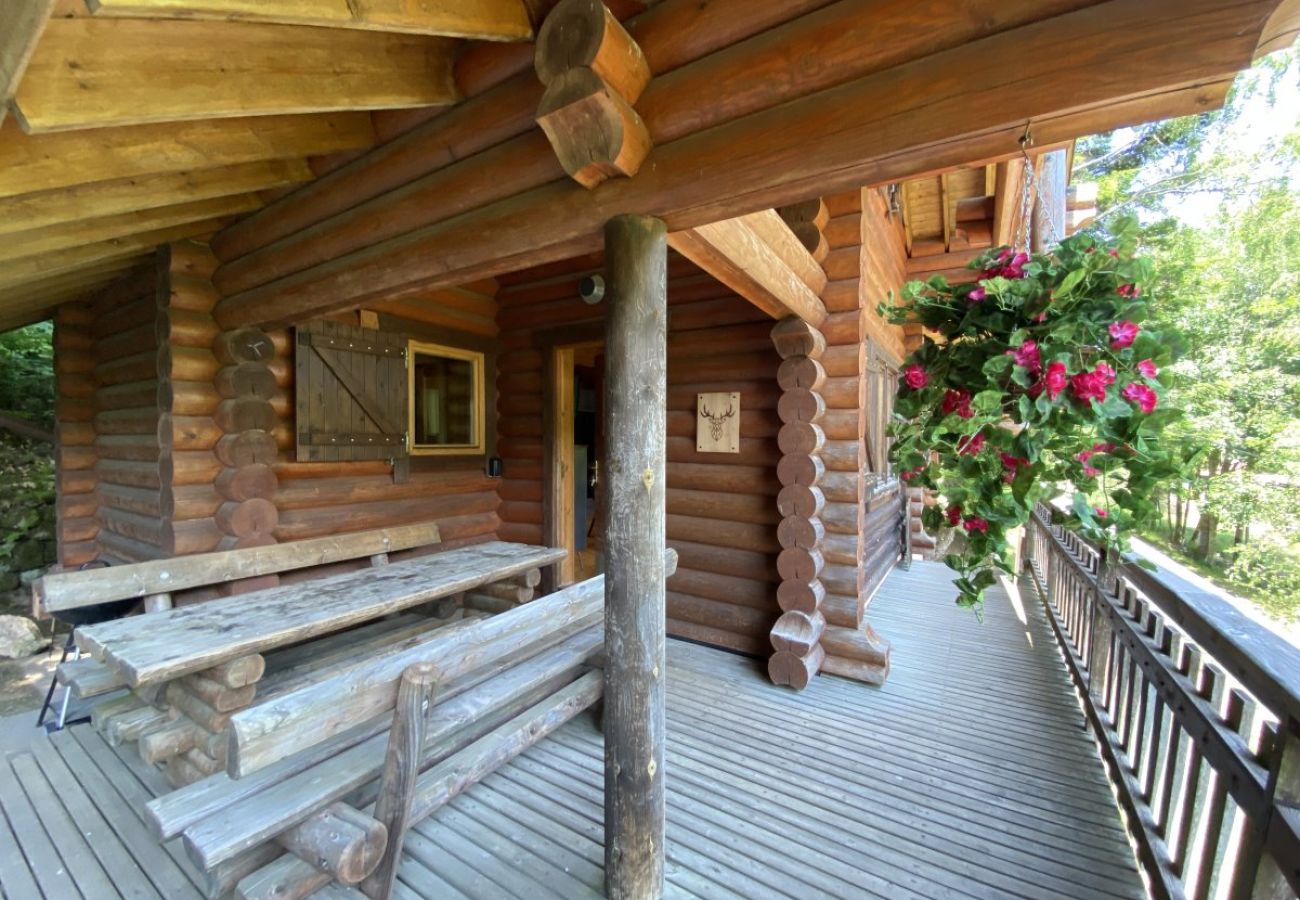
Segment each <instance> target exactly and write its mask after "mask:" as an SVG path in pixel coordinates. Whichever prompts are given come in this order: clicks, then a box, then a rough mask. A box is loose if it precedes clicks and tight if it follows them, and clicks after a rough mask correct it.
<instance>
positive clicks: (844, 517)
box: [822, 500, 865, 538]
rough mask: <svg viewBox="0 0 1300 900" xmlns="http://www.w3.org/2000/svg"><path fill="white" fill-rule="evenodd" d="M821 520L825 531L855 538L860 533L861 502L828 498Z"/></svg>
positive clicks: (863, 514) (862, 513) (861, 519)
mask: <svg viewBox="0 0 1300 900" xmlns="http://www.w3.org/2000/svg"><path fill="white" fill-rule="evenodd" d="M822 521H823V522H824V523H825V524H826V530H827V531H829V532H831V533H833V534H844V535H850V536H852V537H854V538H856V537H858V535H860V534H862V526H863V522H864V521H865V511H864V510H863V508H862V504H861V503H856V502H851V503H845V502H841V501H838V500H830V501H827V503H826V508H825V509H823V510H822Z"/></svg>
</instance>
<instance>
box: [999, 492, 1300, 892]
mask: <svg viewBox="0 0 1300 900" xmlns="http://www.w3.org/2000/svg"><path fill="white" fill-rule="evenodd" d="M1054 517H1055V518H1054ZM1062 521H1063V518H1062V515H1061V514H1060V513H1059V512H1057V511H1054V510H1052V509H1050V508H1048V507H1046V506H1039V508H1038V509H1037V510H1036V511H1035V513H1034V516H1033V518H1032V519H1031V521H1030V524H1029V528H1028V533H1027V535H1026V547H1025V559H1026V567H1027V570H1028V572H1029V574H1031V575H1032V578H1033V581H1034V584H1035V586H1036V588H1037V589H1038V593H1039V596H1040V597H1041V598H1042V600H1043V602H1044V605H1045V606H1046V608H1047V612H1048V616H1049V620H1050V621H1051V624H1052V628H1053V630H1054V631H1055V632H1056V638H1057V640H1058V642H1059V643H1060V647H1061V651H1062V653H1063V655H1064V657H1065V661H1066V664H1067V666H1068V667H1069V669H1070V672H1071V675H1072V677H1073V679H1074V681H1075V685H1076V687H1077V688H1078V689H1079V692H1080V695H1081V699H1082V703H1083V706H1084V709H1085V712H1086V714H1087V717H1088V719H1089V721H1090V723H1091V725H1092V728H1093V731H1094V734H1095V735H1096V737H1097V740H1098V743H1099V745H1100V749H1101V752H1102V756H1103V758H1104V759H1105V761H1106V765H1107V769H1108V771H1109V774H1110V777H1111V780H1112V783H1113V784H1114V786H1115V788H1116V791H1117V793H1118V795H1119V799H1120V802H1121V806H1122V807H1123V809H1124V810H1125V812H1126V814H1127V817H1128V820H1129V828H1130V832H1131V833H1132V834H1133V836H1134V839H1135V842H1136V845H1137V849H1138V856H1139V860H1140V862H1141V863H1142V866H1143V868H1144V870H1145V871H1146V874H1147V875H1148V877H1149V880H1150V887H1151V890H1152V893H1153V895H1154V896H1156V897H1174V898H1180V897H1194V898H1208V897H1227V898H1230V900H1237V898H1243V900H1244V898H1248V897H1268V898H1273V897H1291V896H1296V895H1300V651H1298V650H1297V649H1296V648H1294V647H1292V646H1291V645H1290V644H1288V643H1286V642H1285V641H1283V640H1282V639H1281V638H1279V637H1278V636H1276V635H1274V634H1273V633H1272V632H1270V631H1268V630H1267V629H1265V628H1263V627H1261V626H1260V625H1258V624H1256V623H1254V622H1252V621H1250V620H1249V619H1248V618H1247V617H1246V616H1244V615H1242V614H1241V613H1240V612H1239V611H1237V610H1236V609H1234V608H1233V607H1232V606H1231V605H1229V604H1228V603H1226V602H1225V601H1224V600H1222V599H1221V598H1219V597H1216V596H1214V595H1212V594H1207V593H1204V592H1201V591H1196V590H1181V591H1175V590H1174V589H1172V588H1171V587H1170V586H1169V585H1168V584H1167V583H1166V582H1165V581H1162V579H1161V575H1160V574H1159V573H1152V572H1149V571H1146V570H1144V569H1141V568H1139V567H1137V566H1135V565H1131V564H1118V565H1115V564H1109V563H1107V562H1106V561H1105V560H1104V559H1103V558H1102V554H1101V553H1100V552H1099V551H1098V550H1097V548H1095V547H1093V546H1092V545H1091V544H1089V543H1087V542H1086V541H1084V540H1083V539H1082V538H1080V537H1079V536H1078V535H1077V534H1075V533H1074V532H1071V531H1069V530H1067V529H1065V528H1064V527H1063V526H1062V525H1061V522H1062Z"/></svg>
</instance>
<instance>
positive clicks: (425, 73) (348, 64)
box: [13, 18, 457, 132]
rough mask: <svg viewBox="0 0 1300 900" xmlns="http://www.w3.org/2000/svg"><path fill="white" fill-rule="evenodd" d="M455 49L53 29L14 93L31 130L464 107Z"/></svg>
mask: <svg viewBox="0 0 1300 900" xmlns="http://www.w3.org/2000/svg"><path fill="white" fill-rule="evenodd" d="M455 47H456V41H454V40H452V39H449V38H432V37H422V36H415V35H403V34H387V33H380V32H365V31H347V30H342V29H331V28H301V27H297V26H290V25H264V24H257V23H244V22H183V21H162V20H152V19H99V18H69V19H55V20H52V21H51V22H50V23H49V25H48V27H47V28H46V30H45V35H44V37H43V38H42V39H41V41H40V43H39V45H38V46H37V48H36V52H35V53H34V54H33V56H32V59H31V62H30V63H29V64H28V76H29V77H27V78H24V79H23V82H22V84H21V85H19V88H18V91H17V93H16V94H15V95H14V100H13V104H14V108H15V113H16V115H17V117H18V118H19V120H20V121H21V122H22V123H23V127H24V129H25V130H27V131H29V132H47V131H62V130H72V129H80V128H103V127H109V126H124V125H137V124H143V123H149V122H168V121H185V120H192V119H216V118H228V117H239V116H248V115H269V114H274V113H314V112H328V111H332V110H341V109H382V108H401V107H412V106H439V105H446V104H450V103H454V102H455V101H456V99H457V93H456V86H455V83H454V80H453V78H452V64H453V62H454V60H453V57H454V53H455Z"/></svg>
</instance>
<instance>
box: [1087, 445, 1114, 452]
mask: <svg viewBox="0 0 1300 900" xmlns="http://www.w3.org/2000/svg"><path fill="white" fill-rule="evenodd" d="M1114 449H1115V445H1114V444H1107V443H1100V444H1093V445H1092V452H1093V453H1110V452H1111V451H1112V450H1114Z"/></svg>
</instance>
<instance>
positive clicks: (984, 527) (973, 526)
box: [962, 516, 989, 534]
mask: <svg viewBox="0 0 1300 900" xmlns="http://www.w3.org/2000/svg"><path fill="white" fill-rule="evenodd" d="M962 527H963V528H965V529H966V530H967V531H978V532H979V533H980V534H988V533H989V520H988V519H981V518H980V517H979V516H968V517H967V519H966V521H965V522H962Z"/></svg>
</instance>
